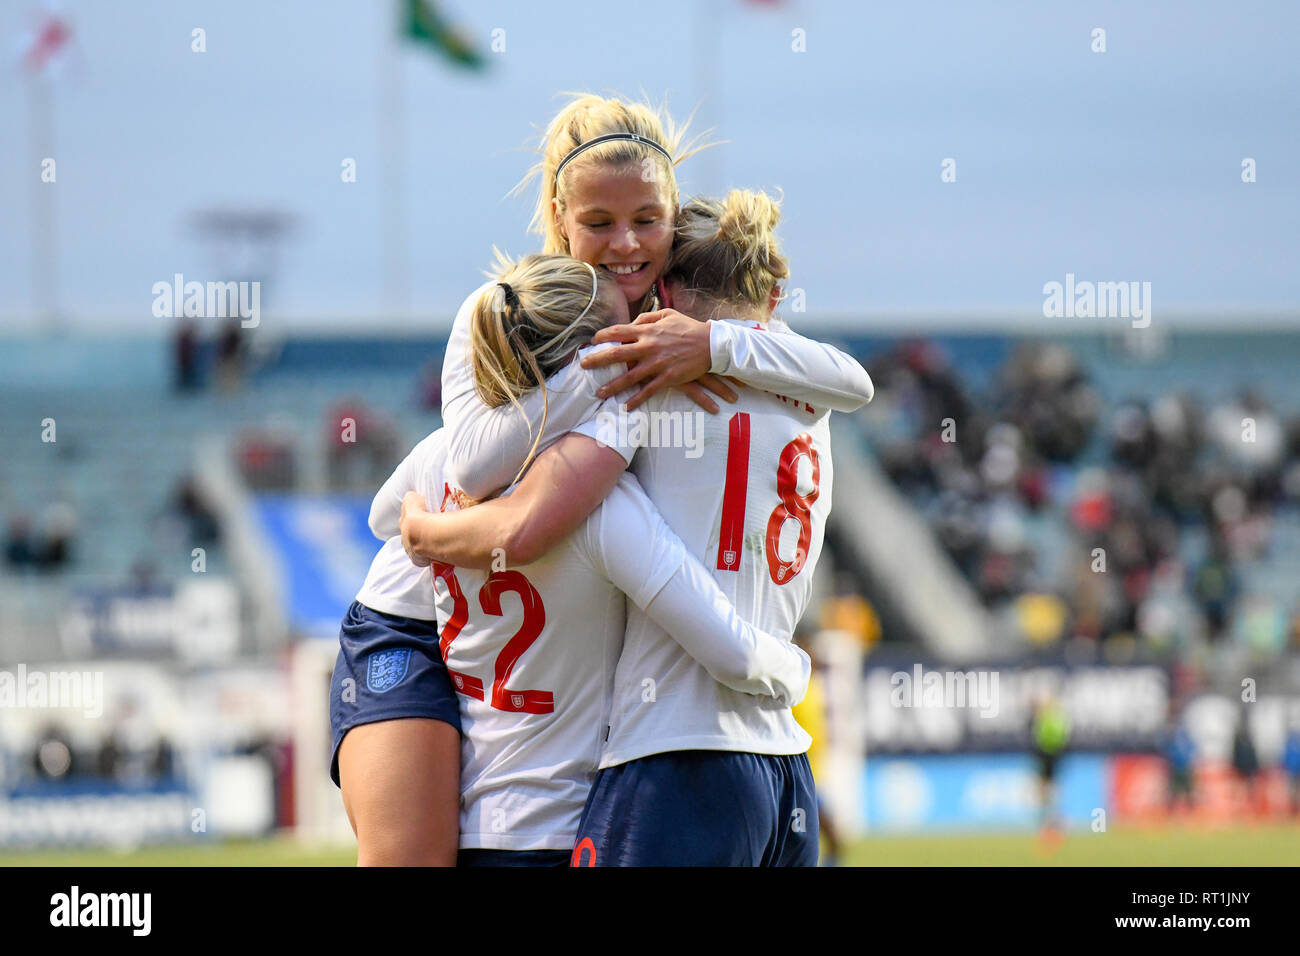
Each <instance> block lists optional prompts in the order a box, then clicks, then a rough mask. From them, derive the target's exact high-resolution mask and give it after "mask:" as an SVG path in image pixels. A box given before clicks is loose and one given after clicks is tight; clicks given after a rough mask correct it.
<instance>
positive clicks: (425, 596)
mask: <svg viewBox="0 0 1300 956" xmlns="http://www.w3.org/2000/svg"><path fill="white" fill-rule="evenodd" d="M444 439H445V435H444V429H441V428H440V429H438V430H437V431H435V432H434V433H433V434H431V435H429V436H428V437H427V438H425V439H424V440H423V441H422V442H420V443H419V444H418V445H416V446H415V448H414V449H412V450H411V453H410V454H409V455H407V456H406V458H405V459H403V460H402V463H401V464H400V465H398V466H397V468H396V469H395V470H394V471H393V474H392V475H391V476H390V477H389V479H388V480H387V481H386V482H384V486H383V487H382V488H380V489H379V493H378V494H376V495H375V499H374V501H373V502H372V503H371V505H370V530H371V531H373V532H374V533H375V535H376V537H379V538H381V539H383V541H384V545H383V547H382V548H380V549H379V553H378V554H376V555H375V557H374V560H372V561H371V562H370V570H369V571H368V572H367V574H366V580H365V583H364V584H362V585H361V590H360V591H358V592H357V602H358V603H360V604H364V605H365V606H366V607H368V608H370V609H371V610H375V611H379V612H380V613H382V614H392V615H394V616H396V617H410V618H415V619H416V620H421V621H432V620H434V618H435V617H436V616H437V613H436V609H435V604H434V598H433V578H432V577H431V576H430V575H429V569H428V568H421V567H417V566H416V565H414V564H412V563H411V559H410V557H408V556H407V554H406V549H405V548H403V547H402V530H401V527H400V524H399V522H400V519H401V515H402V496H403V495H405V494H406V492H407V491H414V490H416V489H417V488H419V487H421V484H420V482H421V477H420V476H421V473H422V472H425V473H432V472H436V473H438V474H441V473H442V470H443V467H444V465H445V463H446V442H445V440H444ZM434 506H435V507H436V506H437V502H434Z"/></svg>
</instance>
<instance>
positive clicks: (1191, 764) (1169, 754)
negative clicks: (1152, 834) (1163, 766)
mask: <svg viewBox="0 0 1300 956" xmlns="http://www.w3.org/2000/svg"><path fill="white" fill-rule="evenodd" d="M1165 760H1166V761H1167V763H1168V765H1169V795H1168V802H1169V813H1170V814H1171V815H1172V814H1173V813H1174V812H1175V811H1176V810H1177V809H1178V806H1179V804H1180V803H1181V804H1182V807H1183V809H1184V810H1185V811H1191V810H1193V809H1195V807H1196V792H1195V785H1196V781H1195V767H1196V741H1195V740H1194V739H1192V735H1191V734H1190V733H1189V732H1188V730H1187V726H1186V724H1184V723H1183V722H1182V721H1181V720H1179V719H1177V717H1175V719H1174V720H1173V721H1171V732H1170V733H1169V734H1168V739H1167V740H1166V742H1165Z"/></svg>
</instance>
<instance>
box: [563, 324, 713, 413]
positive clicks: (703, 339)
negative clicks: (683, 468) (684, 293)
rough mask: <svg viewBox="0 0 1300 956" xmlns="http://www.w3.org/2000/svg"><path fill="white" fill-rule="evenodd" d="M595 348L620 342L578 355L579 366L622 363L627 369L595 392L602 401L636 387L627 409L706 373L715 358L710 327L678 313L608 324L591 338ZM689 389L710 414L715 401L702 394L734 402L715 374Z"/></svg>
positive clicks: (594, 366)
mask: <svg viewBox="0 0 1300 956" xmlns="http://www.w3.org/2000/svg"><path fill="white" fill-rule="evenodd" d="M591 341H592V344H593V345H600V344H602V343H604V342H617V343H619V344H618V345H616V346H615V347H614V348H612V349H605V350H604V351H601V352H596V353H588V354H587V355H584V356H583V357H582V367H583V368H600V367H602V366H605V365H613V364H616V363H618V362H626V363H627V365H628V370H627V371H626V372H625V373H623V374H622V375H620V376H619V377H618V378H616V379H614V380H613V381H612V382H610V383H609V384H608V385H606V386H605V387H604V388H602V389H600V391H599V392H597V394H598V395H599V396H600V397H601V398H608V397H609V396H611V395H617V394H618V393H619V392H622V391H624V390H626V389H629V388H631V387H632V386H634V385H640V386H641V388H640V390H639V391H638V392H637V393H636V394H635V395H633V396H632V398H631V400H629V401H628V403H627V408H628V411H631V410H632V409H635V408H637V407H638V406H639V405H641V404H642V403H644V402H645V400H646V399H648V398H649V397H650V396H651V395H653V394H655V392H658V391H659V390H660V389H664V388H671V387H673V386H676V385H685V384H686V383H688V382H694V381H696V380H697V379H701V378H704V377H705V376H708V375H709V369H710V368H711V367H712V366H713V356H712V353H711V351H710V349H709V324H708V323H707V322H699V321H697V320H695V319H692V318H691V317H690V316H688V315H683V314H682V313H680V312H678V311H677V310H676V309H660V310H659V311H657V312H647V313H645V314H644V315H641V316H639V317H638V318H637V320H636V321H635V322H633V323H631V324H630V325H611V326H609V327H607V328H604V329H601V330H600V331H599V332H597V333H596V335H595V336H594V337H593V338H592V340H591ZM709 377H710V379H711V381H708V382H702V383H701V387H700V388H698V389H694V390H690V391H689V392H688V394H690V396H691V398H693V399H694V400H695V401H696V402H697V403H698V404H699V405H701V406H702V407H703V408H706V409H708V410H709V411H712V412H716V411H717V410H718V406H717V403H716V402H714V401H713V400H712V399H711V398H709V396H708V395H707V394H706V393H705V390H706V389H707V390H708V391H711V392H713V393H714V394H716V395H718V396H719V397H721V398H724V399H726V400H727V401H729V402H734V401H735V400H736V398H737V396H736V394H735V392H734V391H733V390H732V389H731V387H730V386H729V385H727V384H726V383H724V382H723V381H722V380H721V379H719V378H717V377H716V376H709Z"/></svg>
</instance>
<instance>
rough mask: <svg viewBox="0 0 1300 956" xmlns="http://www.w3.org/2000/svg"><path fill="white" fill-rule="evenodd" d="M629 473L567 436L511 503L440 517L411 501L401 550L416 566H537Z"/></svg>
mask: <svg viewBox="0 0 1300 956" xmlns="http://www.w3.org/2000/svg"><path fill="white" fill-rule="evenodd" d="M625 468H627V460H626V459H624V458H623V456H622V455H620V454H619V453H618V452H617V451H614V450H613V449H611V448H608V447H606V446H605V445H602V444H600V443H599V442H597V441H596V440H595V439H594V438H589V437H587V436H586V435H580V434H570V435H566V436H565V437H563V438H561V439H560V440H559V441H557V442H556V443H555V444H553V445H552V446H551V447H550V448H548V449H546V451H544V452H542V453H541V454H540V455H538V456H537V460H536V461H534V462H533V464H532V466H531V467H530V468H529V469H528V474H527V475H525V476H524V478H523V480H522V481H520V482H519V485H518V487H516V488H515V490H514V491H513V492H512V493H511V494H509V495H507V496H505V497H504V498H496V499H493V500H492V501H485V502H483V503H482V504H478V505H474V506H473V507H471V508H466V509H464V510H462V511H445V512H441V513H438V514H434V513H431V512H429V511H428V510H426V508H425V506H424V501H423V498H422V496H420V495H419V494H416V493H412V494H409V495H407V497H406V500H405V501H404V502H403V504H402V519H401V533H402V544H403V545H404V546H405V547H406V553H407V554H409V555H410V556H411V560H412V561H415V562H416V563H417V564H428V563H429V562H430V561H431V560H435V561H445V562H446V563H448V564H454V565H458V566H461V567H467V568H479V569H483V570H487V569H490V568H491V567H492V561H493V555H494V552H496V553H503V554H504V555H505V559H506V561H507V562H508V563H509V564H511V565H523V564H531V563H532V562H534V561H536V560H537V559H538V558H540V557H541V556H542V555H544V554H546V553H547V552H548V551H550V550H551V549H552V548H554V547H555V546H556V545H557V544H559V543H560V542H561V541H563V540H564V539H565V538H566V537H568V536H569V535H570V534H572V533H573V531H574V530H575V529H576V528H578V527H579V526H580V525H581V524H582V523H583V522H584V521H586V520H587V516H588V515H590V514H591V513H592V512H593V511H595V510H596V506H597V505H599V504H600V503H601V501H603V500H604V498H605V496H606V495H607V494H609V491H610V489H611V488H613V487H614V484H615V483H616V482H617V481H618V477H619V475H621V474H623V471H624V469H625ZM498 549H499V550H498Z"/></svg>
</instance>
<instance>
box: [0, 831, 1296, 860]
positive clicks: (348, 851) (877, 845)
mask: <svg viewBox="0 0 1300 956" xmlns="http://www.w3.org/2000/svg"><path fill="white" fill-rule="evenodd" d="M355 863H356V849H355V847H348V846H342V847H339V846H334V847H321V846H310V845H305V844H302V843H299V842H298V841H295V840H293V839H290V838H287V837H276V838H274V839H270V840H263V841H257V842H239V843H223V844H216V845H213V846H166V847H147V848H143V849H140V850H135V851H132V852H115V851H112V850H60V851H53V850H51V851H42V852H33V853H0V866H70V867H96V866H353V865H355ZM840 863H841V864H842V865H844V866H1300V824H1291V825H1268V826H1248V827H1233V828H1225V829H1186V828H1181V827H1178V828H1176V827H1162V828H1151V829H1143V830H1134V829H1114V830H1109V831H1107V832H1105V833H1093V832H1091V831H1088V830H1083V831H1077V832H1072V833H1070V834H1067V835H1066V836H1065V837H1064V838H1062V839H1061V840H1060V841H1059V842H1058V843H1055V844H1049V843H1047V842H1045V841H1044V840H1042V839H1041V838H1040V837H1039V836H1038V835H1036V834H1032V833H999V834H969V833H958V834H951V835H927V836H873V837H867V838H865V839H861V840H855V841H854V842H853V843H851V844H850V845H849V846H848V847H847V849H846V851H845V853H844V856H843V858H842V859H841V860H840Z"/></svg>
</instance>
